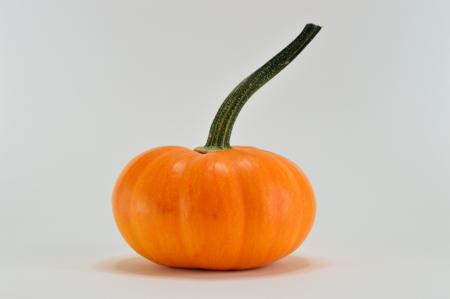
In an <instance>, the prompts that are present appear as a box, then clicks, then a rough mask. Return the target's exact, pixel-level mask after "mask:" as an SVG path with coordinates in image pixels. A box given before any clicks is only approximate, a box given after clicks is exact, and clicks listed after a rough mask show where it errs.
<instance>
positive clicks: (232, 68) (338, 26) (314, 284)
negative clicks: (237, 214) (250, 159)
mask: <svg viewBox="0 0 450 299" xmlns="http://www.w3.org/2000/svg"><path fill="white" fill-rule="evenodd" d="M449 12H450V4H449V2H448V1H446V0H442V1H438V0H430V1H416V0H409V1H407V0H404V1H402V0H398V1H389V0H381V1H356V0H355V1H350V0H341V1H323V0H315V1H298V0H297V1H256V0H255V1H177V2H176V1H106V0H105V1H92V0H90V1H87V0H86V1H50V0H46V1H31V0H30V1H0V37H1V40H0V54H1V55H0V92H1V93H0V121H1V122H0V129H1V131H0V133H1V136H0V137H1V138H0V142H1V144H0V154H1V155H0V180H1V181H0V242H1V244H0V297H1V298H230V297H231V298H449V297H450V287H449V285H448V283H449V277H450V253H449V252H450V240H449V239H450V220H449V215H450V213H449V212H450V180H449V178H450V156H449V152H450V133H449V132H450V130H449V129H450V117H449V116H450V18H449ZM308 22H314V23H317V24H320V25H322V26H323V29H322V31H321V32H320V33H319V34H318V36H317V37H316V39H315V40H314V41H313V42H312V43H311V44H310V45H309V46H308V48H307V49H306V50H305V51H304V52H303V53H302V54H301V55H300V56H299V57H298V59H297V60H296V61H295V62H293V63H292V64H291V65H290V66H289V67H288V68H287V69H286V70H285V71H283V72H282V73H281V74H280V75H279V76H278V77H277V78H276V79H274V80H273V81H272V82H270V83H269V84H267V86H265V87H264V88H263V89H262V90H261V91H259V92H258V93H257V94H255V96H254V97H253V98H252V99H251V100H250V101H249V103H248V104H247V106H246V107H245V108H244V109H243V111H242V113H241V115H240V117H239V119H238V121H237V123H236V126H235V130H234V132H233V137H232V143H233V144H242V145H253V146H257V147H260V148H264V149H267V150H271V151H274V152H277V153H280V154H282V155H284V156H286V157H288V158H289V159H291V160H293V161H295V162H296V163H298V164H299V165H300V166H301V167H302V168H303V170H304V171H305V172H306V173H307V174H308V176H309V178H310V180H311V182H312V184H313V186H314V188H315V192H316V195H317V203H318V214H317V218H316V223H315V226H314V228H313V230H312V232H311V234H310V236H309V238H308V239H307V240H306V242H305V243H304V244H303V246H302V247H301V248H300V249H299V250H298V251H296V252H295V254H294V255H293V256H291V257H288V258H286V259H284V260H282V261H280V262H279V263H276V264H274V265H273V266H270V267H266V268H263V269H259V270H254V271H245V272H205V271H200V272H199V271H185V270H184V271H183V270H173V269H168V268H163V267H159V266H155V265H153V264H151V263H148V262H146V261H145V260H143V259H141V258H139V257H137V255H136V254H135V253H134V252H132V250H131V249H129V247H128V246H127V245H126V244H125V242H124V241H123V240H122V238H121V237H120V235H119V233H118V232H117V230H116V227H115V224H114V221H113V218H112V213H111V202H110V201H111V199H110V195H111V190H112V188H113V185H114V182H115V179H116V177H117V175H118V173H119V172H120V170H121V169H122V167H123V166H124V165H125V164H126V163H127V161H128V160H130V159H131V158H132V157H133V156H135V155H137V154H138V153H140V152H142V151H144V150H146V149H149V148H152V147H155V146H159V145H167V144H173V145H183V146H187V147H191V148H193V147H195V146H199V145H202V144H203V143H204V142H205V139H206V135H207V132H208V129H209V125H210V122H211V120H212V118H213V116H214V113H215V112H216V110H217V109H218V107H219V105H220V103H221V101H222V100H223V99H224V97H225V96H226V95H227V93H228V92H229V91H230V90H231V89H232V88H233V87H234V85H235V84H237V83H238V82H239V81H240V80H241V79H242V78H244V77H245V76H246V75H248V74H249V73H250V72H252V71H253V70H254V69H256V68H257V67H259V66H260V65H261V64H262V63H264V62H265V61H266V60H267V59H269V58H270V57H271V56H272V55H274V54H275V53H276V52H277V51H278V50H280V49H281V48H282V47H284V46H285V45H286V44H287V43H289V42H290V41H291V40H292V39H293V38H294V37H295V36H296V35H297V34H298V33H299V32H300V31H301V29H302V28H303V26H304V25H305V24H306V23H308Z"/></svg>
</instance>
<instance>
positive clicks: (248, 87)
mask: <svg viewBox="0 0 450 299" xmlns="http://www.w3.org/2000/svg"><path fill="white" fill-rule="evenodd" d="M320 29H321V27H320V26H317V25H314V24H307V25H306V26H305V28H304V29H303V30H302V32H301V33H300V35H299V36H298V37H297V38H296V39H294V40H293V41H292V42H291V43H290V44H289V45H287V46H286V47H285V48H284V49H283V50H281V51H280V52H279V53H278V54H277V55H275V56H274V57H273V58H272V59H270V60H269V61H268V62H266V63H265V64H264V65H263V66H262V67H260V68H259V69H257V70H256V71H255V72H254V73H252V74H251V75H250V76H248V77H246V78H245V79H244V80H242V82H241V83H239V84H238V85H237V86H236V87H235V88H234V89H233V90H232V91H231V93H230V94H229V95H228V97H227V98H226V99H225V101H224V102H223V103H222V105H221V106H220V108H219V111H218V112H217V114H216V116H215V117H214V120H213V123H212V125H211V128H210V131H209V134H208V140H207V142H206V145H205V146H203V147H199V148H196V149H195V150H196V151H198V152H200V153H208V152H214V151H220V150H226V149H230V148H231V147H230V137H231V132H232V130H233V125H234V123H235V121H236V118H237V116H238V114H239V112H240V111H241V109H242V107H243V106H244V105H245V103H246V102H247V101H248V99H249V98H250V97H251V96H252V95H253V94H254V93H255V92H256V91H257V90H258V89H259V88H261V87H262V86H263V85H264V84H266V83H267V82H268V81H270V79H272V78H273V77H275V76H276V75H277V74H278V73H279V72H280V71H281V70H282V69H284V68H285V67H286V66H287V65H288V64H289V63H291V61H293V60H294V59H295V57H297V55H298V54H300V52H301V51H302V50H303V49H304V48H305V47H306V46H307V45H308V44H309V42H310V41H311V40H312V39H313V38H314V37H315V36H316V34H317V33H318V32H319V31H320Z"/></svg>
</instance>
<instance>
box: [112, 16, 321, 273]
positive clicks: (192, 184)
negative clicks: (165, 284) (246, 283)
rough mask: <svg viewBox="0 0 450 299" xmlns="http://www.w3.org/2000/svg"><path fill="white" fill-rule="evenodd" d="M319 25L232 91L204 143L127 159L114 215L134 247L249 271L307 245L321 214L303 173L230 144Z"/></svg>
mask: <svg viewBox="0 0 450 299" xmlns="http://www.w3.org/2000/svg"><path fill="white" fill-rule="evenodd" d="M319 30H320V26H317V25H314V24H308V25H306V26H305V28H304V29H303V31H302V32H301V33H300V35H299V36H298V37H297V38H296V39H295V40H294V41H293V42H291V43H290V44H289V45H288V46H286V47H285V48H284V49H283V50H282V51H281V52H280V53H278V54H277V55H275V56H274V57H273V58H272V59H271V60H269V61H268V62H267V63H266V64H264V65H263V66H262V67H260V68H259V69H258V70H256V71H255V72H254V73H252V74H251V75H250V76H248V77H247V78H246V79H244V80H243V81H242V82H241V83H240V84H239V85H238V86H237V87H236V88H235V89H234V90H233V91H232V92H231V93H230V95H229V96H228V97H227V98H226V99H225V101H224V102H223V104H222V106H221V107H220V109H219V111H218V112H217V114H216V117H215V118H214V121H213V123H212V125H211V129H210V132H209V135H208V140H207V142H206V144H205V146H202V147H198V148H195V149H193V150H192V149H188V148H185V147H179V146H163V147H158V148H155V149H151V150H149V151H147V152H144V153H143V154H141V155H139V156H137V157H136V158H134V159H133V160H132V161H131V162H129V163H128V165H127V166H126V167H125V169H124V170H123V171H122V173H121V175H120V177H119V178H118V180H117V183H116V185H115V189H114V191H113V212H114V217H115V220H116V223H117V226H118V228H119V230H120V232H121V234H122V236H123V237H124V238H125V240H126V241H127V242H128V243H129V245H130V246H131V247H132V248H133V249H134V250H135V251H136V252H138V253H139V254H140V255H142V256H144V257H145V258H147V259H149V260H151V261H153V262H155V263H158V264H162V265H167V266H172V267H182V268H202V269H215V270H230V269H249V268H255V267H259V266H262V265H266V264H269V263H272V262H273V261H275V260H277V259H280V258H282V257H284V256H286V255H288V254H289V253H290V252H292V251H293V250H295V249H296V248H297V247H298V246H299V245H300V244H301V243H302V242H303V240H304V239H305V238H306V236H307V234H308V232H309V231H310V229H311V227H312V224H313V221H314V216H315V211H316V205H315V199H314V194H313V190H312V188H311V185H310V183H309V182H308V179H307V178H306V176H305V175H304V173H303V172H302V171H301V170H300V168H299V167H298V166H296V165H295V164H294V163H293V162H291V161H289V160H288V159H286V158H284V157H282V156H280V155H277V154H275V153H272V152H269V151H265V150H261V149H258V148H254V147H247V146H233V147H231V146H230V136H231V131H232V128H233V125H234V122H235V120H236V117H237V115H238V114H239V111H240V110H241V108H242V107H243V105H244V104H245V103H246V102H247V100H248V99H249V98H250V96H251V95H252V94H253V93H254V92H256V90H258V89H259V88H260V87H261V86H262V85H264V84H265V83H266V82H268V81H269V80H270V79H271V78H273V77H274V76H275V75H276V74H278V72H280V71H281V70H282V69H283V68H284V67H286V66H287V65H288V64H289V63H290V62H291V61H292V60H293V59H294V58H295V57H296V56H297V55H298V54H299V53H300V52H301V51H302V50H303V49H304V48H305V47H306V46H307V45H308V43H309V42H310V41H311V40H312V39H313V38H314V36H315V35H316V34H317V33H318V32H319Z"/></svg>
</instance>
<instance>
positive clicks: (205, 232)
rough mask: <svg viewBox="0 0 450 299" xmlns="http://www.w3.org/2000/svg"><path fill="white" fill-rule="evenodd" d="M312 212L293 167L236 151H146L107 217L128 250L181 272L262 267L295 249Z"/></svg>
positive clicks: (127, 173) (122, 180) (125, 175)
mask: <svg viewBox="0 0 450 299" xmlns="http://www.w3.org/2000/svg"><path fill="white" fill-rule="evenodd" d="M315 211H316V205H315V200H314V195H313V191H312V188H311V185H310V183H309V182H308V179H307V178H306V176H305V175H304V174H303V172H302V171H301V170H300V169H299V168H298V167H297V166H296V165H295V164H294V163H293V162H291V161H289V160H287V159H286V158H284V157H282V156H280V155H277V154H274V153H271V152H268V151H264V150H260V149H257V148H254V147H244V146H235V147H232V148H231V149H228V150H223V151H217V152H210V153H207V154H203V153H199V152H197V151H194V150H191V149H187V148H184V147H178V146H165V147H158V148H155V149H152V150H150V151H147V152H145V153H143V154H141V155H139V156H138V157H136V158H135V159H134V160H132V161H131V162H130V163H129V164H128V165H127V167H126V168H125V169H124V170H123V172H122V173H121V175H120V177H119V179H118V181H117V183H116V186H115V189H114V192H113V212H114V217H115V220H116V223H117V226H118V228H119V230H120V232H121V234H122V235H123V237H124V238H125V240H126V241H127V242H128V243H129V244H130V246H131V247H132V248H133V249H134V250H135V251H136V252H138V253H139V254H140V255H142V256H144V257H145V258H147V259H149V260H151V261H153V262H155V263H158V264H162V265H167V266H173V267H182V268H203V269H215V270H229V269H248V268H255V267H259V266H262V265H266V264H269V263H271V262H273V261H275V260H277V259H280V258H282V257H283V256H286V255H287V254H289V253H290V252H292V251H293V250H295V249H296V248H297V247H298V246H299V245H300V244H301V243H302V242H303V240H304V239H305V238H306V236H307V234H308V232H309V231H310V229H311V226H312V224H313V220H314V216H315Z"/></svg>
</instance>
